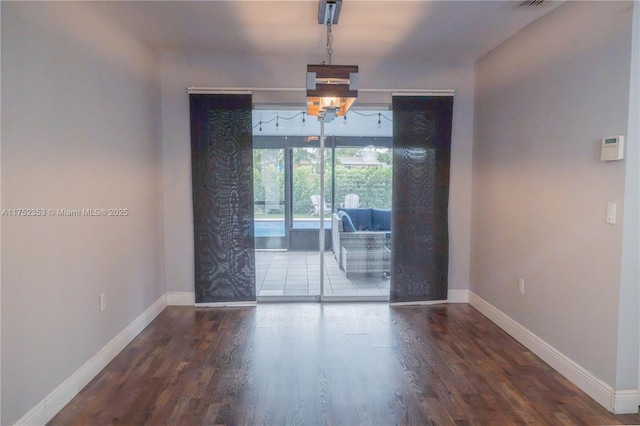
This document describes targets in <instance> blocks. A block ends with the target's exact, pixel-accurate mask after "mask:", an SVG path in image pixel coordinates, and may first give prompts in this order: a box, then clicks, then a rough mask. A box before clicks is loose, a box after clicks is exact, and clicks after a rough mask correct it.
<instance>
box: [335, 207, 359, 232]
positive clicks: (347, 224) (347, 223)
mask: <svg viewBox="0 0 640 426" xmlns="http://www.w3.org/2000/svg"><path fill="white" fill-rule="evenodd" d="M338 217H339V218H340V219H341V220H342V229H343V230H344V232H356V228H355V227H354V226H353V222H352V221H351V218H350V217H349V215H348V214H347V213H346V212H344V211H342V210H339V211H338Z"/></svg>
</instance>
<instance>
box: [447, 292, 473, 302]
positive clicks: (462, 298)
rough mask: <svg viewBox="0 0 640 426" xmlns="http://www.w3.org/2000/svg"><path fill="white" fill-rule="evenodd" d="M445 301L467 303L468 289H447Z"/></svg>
mask: <svg viewBox="0 0 640 426" xmlns="http://www.w3.org/2000/svg"><path fill="white" fill-rule="evenodd" d="M447 303H469V290H449V292H448V293H447Z"/></svg>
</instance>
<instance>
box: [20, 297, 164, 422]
mask: <svg viewBox="0 0 640 426" xmlns="http://www.w3.org/2000/svg"><path fill="white" fill-rule="evenodd" d="M166 306H167V295H166V294H165V295H162V297H160V298H159V299H158V300H156V301H155V302H154V304H153V305H151V306H150V307H149V308H148V309H147V310H146V311H144V312H143V313H142V314H140V315H139V316H138V317H137V318H136V319H135V320H133V322H131V324H129V325H128V326H127V327H126V328H125V329H124V330H122V331H121V332H120V333H119V334H118V335H117V336H116V337H114V338H113V339H111V341H110V342H109V343H107V344H106V345H105V346H104V347H103V348H102V349H100V351H98V353H96V354H95V355H94V356H92V357H91V358H90V359H89V360H88V361H87V362H85V363H84V364H83V365H82V366H81V367H80V368H79V369H78V370H76V372H75V373H73V374H72V375H71V376H69V378H67V379H66V380H65V381H64V382H62V383H61V384H60V385H59V386H58V387H57V388H55V389H54V390H53V391H52V392H51V393H50V394H49V395H47V396H46V397H44V399H43V400H42V401H40V402H39V403H38V404H37V405H36V406H35V407H33V408H32V409H31V410H29V412H28V413H27V414H25V415H24V416H23V417H22V418H21V419H20V420H18V421H17V422H16V425H44V424H46V423H47V422H48V421H49V420H51V419H52V418H53V417H54V416H55V415H56V414H57V413H58V412H59V411H60V410H61V409H62V408H63V407H64V406H65V405H67V404H68V403H69V401H71V400H72V399H73V397H75V396H76V395H77V394H78V393H79V392H80V391H81V390H82V388H84V387H85V386H86V385H87V384H88V383H89V382H90V381H91V380H93V378H94V377H96V376H97V375H98V373H100V371H102V369H103V368H104V367H106V366H107V364H109V363H110V362H111V361H112V360H113V359H114V358H115V357H116V355H118V354H119V353H120V352H121V351H122V350H123V349H124V348H125V347H126V346H127V345H128V344H129V343H131V341H132V340H133V339H134V338H135V337H136V336H137V335H138V334H140V332H141V331H142V330H144V328H145V327H146V326H147V325H149V324H150V323H151V321H153V320H154V319H155V318H156V317H157V316H158V315H159V314H160V312H162V311H163V310H164V308H165V307H166Z"/></svg>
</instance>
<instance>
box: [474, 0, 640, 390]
mask: <svg viewBox="0 0 640 426" xmlns="http://www.w3.org/2000/svg"><path fill="white" fill-rule="evenodd" d="M631 28H632V3H630V2H568V3H565V4H564V5H562V6H560V7H559V8H557V9H556V10H555V11H554V12H552V13H550V14H549V15H547V16H545V17H543V18H541V19H540V20H538V21H536V22H534V23H533V24H531V25H530V26H528V27H526V28H525V29H524V30H522V31H521V32H519V33H518V34H516V35H515V36H514V37H512V38H511V39H509V40H507V41H506V42H505V43H503V44H501V45H500V46H499V47H497V48H495V49H494V50H493V51H491V52H489V53H488V54H487V55H485V56H484V57H483V58H481V59H480V60H479V61H478V62H477V64H476V86H475V90H476V101H475V113H476V114H475V129H474V153H473V201H472V231H471V277H472V280H471V291H473V292H474V293H475V294H477V295H478V296H480V297H482V298H483V299H485V300H486V301H488V302H489V303H491V304H492V305H494V306H495V307H497V308H498V309H500V310H501V311H503V312H504V313H506V314H507V315H509V316H510V317H511V318H513V319H515V320H516V321H517V322H518V323H520V324H522V325H523V326H525V327H526V328H528V329H529V330H531V331H532V332H533V333H535V334H536V335H538V336H539V337H541V338H542V339H543V340H545V341H546V342H548V343H550V344H551V345H552V346H553V347H555V348H556V349H558V350H559V351H561V352H562V353H563V354H565V355H567V356H568V357H569V358H571V359H572V360H574V361H576V362H577V363H578V364H580V365H581V366H583V367H584V368H586V369H587V370H588V371H590V372H591V373H593V374H594V375H595V376H597V377H598V378H600V379H601V380H603V381H604V382H606V383H608V384H609V385H611V386H614V387H615V385H616V368H617V360H616V357H617V353H616V352H617V351H616V348H618V344H619V341H618V321H619V320H623V318H624V315H626V313H625V312H626V311H625V312H623V311H622V310H621V309H620V307H619V298H620V295H621V293H620V292H621V285H620V283H621V260H622V254H623V249H622V230H623V221H624V219H625V218H623V215H622V212H623V211H624V208H625V192H624V190H625V166H627V165H628V164H629V163H628V160H625V161H618V162H608V163H605V162H601V161H599V142H600V138H602V137H603V136H607V135H612V134H623V135H624V134H626V133H627V130H628V118H629V81H630V52H631ZM633 143H637V141H633ZM632 151H633V150H632ZM634 155H636V159H635V160H634V159H632V160H631V167H636V166H637V154H634ZM635 196H636V197H637V193H636V195H635ZM610 201H612V202H616V203H617V207H618V215H617V224H616V225H614V226H612V225H608V224H606V223H605V207H606V203H607V202H610ZM631 220H636V221H637V217H636V218H631ZM519 277H521V278H524V280H525V294H524V295H523V296H521V295H519V294H518V292H517V283H518V278H519ZM635 286H636V287H637V282H636V283H635ZM636 295H637V292H636ZM634 304H635V306H636V307H637V298H636V299H635V302H634ZM621 315H622V316H621ZM635 318H636V319H635V323H634V324H632V326H633V327H634V329H635V333H636V337H635V339H634V342H635V352H634V353H635V361H634V362H635V364H636V370H634V371H636V374H632V375H634V376H635V378H633V380H632V383H629V384H627V386H629V387H630V388H635V386H637V383H636V382H635V380H636V379H637V361H638V355H637V330H638V322H637V315H636V316H635ZM624 319H625V320H626V318H624ZM631 345H632V346H633V345H634V343H633V342H632V343H631ZM630 356H631V358H632V357H633V356H634V355H633V353H631V354H630ZM630 373H631V372H630Z"/></svg>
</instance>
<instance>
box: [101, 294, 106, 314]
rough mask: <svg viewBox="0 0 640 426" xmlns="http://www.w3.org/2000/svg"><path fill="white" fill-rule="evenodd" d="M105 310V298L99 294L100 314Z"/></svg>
mask: <svg viewBox="0 0 640 426" xmlns="http://www.w3.org/2000/svg"><path fill="white" fill-rule="evenodd" d="M106 309H107V296H106V295H105V294H104V293H101V294H100V312H104V311H105V310H106Z"/></svg>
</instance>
